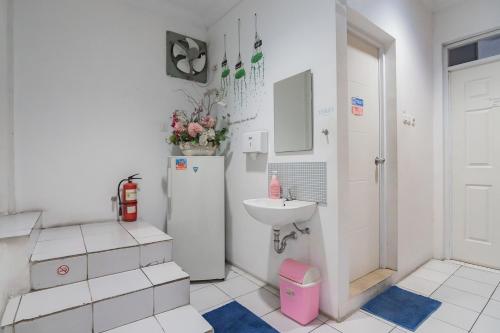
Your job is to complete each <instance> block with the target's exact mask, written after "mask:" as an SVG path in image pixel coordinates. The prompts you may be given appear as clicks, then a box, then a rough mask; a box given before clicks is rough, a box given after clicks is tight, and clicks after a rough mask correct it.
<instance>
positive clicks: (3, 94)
mask: <svg viewBox="0 0 500 333" xmlns="http://www.w3.org/2000/svg"><path fill="white" fill-rule="evenodd" d="M11 4H12V2H11V0H0V214H5V213H7V212H8V211H11V210H13V209H14V200H13V194H14V193H13V184H14V181H13V165H14V163H13V141H12V126H13V115H12V107H11V101H12V99H11V95H12V94H11V88H12V75H11V74H12V66H11V64H12V57H11V52H12V33H11V32H12V30H11V23H12V22H11Z"/></svg>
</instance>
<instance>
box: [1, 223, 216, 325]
mask: <svg viewBox="0 0 500 333" xmlns="http://www.w3.org/2000/svg"><path fill="white" fill-rule="evenodd" d="M171 260H172V238H171V237H170V236H168V235H166V234H165V233H163V232H162V231H160V230H159V229H157V228H155V227H153V226H152V225H150V224H147V223H145V222H134V223H118V222H101V223H93V224H82V225H75V226H68V227H59V228H49V229H43V230H42V231H41V233H40V235H39V237H38V241H37V243H36V246H35V249H34V251H33V254H32V256H31V258H30V271H31V288H32V291H31V292H30V293H27V294H24V295H21V296H17V297H14V298H12V299H10V300H9V303H8V304H7V308H6V310H5V312H4V315H3V319H2V322H1V330H0V332H1V333H49V332H50V333H63V332H64V333H67V332H71V333H92V332H93V333H100V332H109V333H134V332H148V333H149V332H151V333H156V332H158V333H163V332H167V333H168V332H183V333H207V332H213V329H212V327H211V326H210V325H209V324H208V322H206V321H205V319H204V318H203V317H201V315H200V314H199V313H198V312H197V311H196V310H195V309H194V308H193V307H192V306H191V305H189V275H188V274H187V273H186V272H184V271H183V270H182V269H181V268H180V267H179V266H178V265H177V264H176V263H174V262H173V261H171Z"/></svg>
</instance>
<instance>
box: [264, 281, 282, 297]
mask: <svg viewBox="0 0 500 333" xmlns="http://www.w3.org/2000/svg"><path fill="white" fill-rule="evenodd" d="M263 288H264V289H266V290H267V291H269V292H270V293H272V294H274V295H276V296H278V297H279V295H280V290H279V289H278V288H275V287H273V286H271V285H269V284H266V285H265V286H264V287H263Z"/></svg>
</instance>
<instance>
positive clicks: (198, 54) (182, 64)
mask: <svg viewBox="0 0 500 333" xmlns="http://www.w3.org/2000/svg"><path fill="white" fill-rule="evenodd" d="M207 71H208V67H207V43H205V42H203V41H201V40H198V39H195V38H191V37H188V36H185V35H181V34H178V33H176V32H173V31H167V75H169V76H173V77H176V78H181V79H185V80H190V81H197V82H201V83H207V77H208V75H207Z"/></svg>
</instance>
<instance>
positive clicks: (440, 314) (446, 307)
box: [432, 302, 479, 331]
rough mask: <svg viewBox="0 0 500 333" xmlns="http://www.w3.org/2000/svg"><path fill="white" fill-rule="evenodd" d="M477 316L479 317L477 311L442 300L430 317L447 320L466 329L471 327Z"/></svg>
mask: <svg viewBox="0 0 500 333" xmlns="http://www.w3.org/2000/svg"><path fill="white" fill-rule="evenodd" d="M477 317H479V312H475V311H472V310H469V309H466V308H462V307H460V306H457V305H454V304H450V303H446V302H443V303H442V304H441V306H440V307H439V309H437V311H436V312H434V313H433V314H432V318H435V319H439V320H441V321H444V322H447V323H448V324H452V325H454V326H457V327H460V328H462V329H464V330H466V331H468V330H470V329H471V327H472V325H474V322H475V321H476V319H477Z"/></svg>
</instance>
